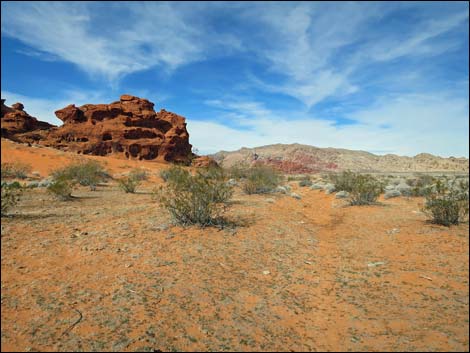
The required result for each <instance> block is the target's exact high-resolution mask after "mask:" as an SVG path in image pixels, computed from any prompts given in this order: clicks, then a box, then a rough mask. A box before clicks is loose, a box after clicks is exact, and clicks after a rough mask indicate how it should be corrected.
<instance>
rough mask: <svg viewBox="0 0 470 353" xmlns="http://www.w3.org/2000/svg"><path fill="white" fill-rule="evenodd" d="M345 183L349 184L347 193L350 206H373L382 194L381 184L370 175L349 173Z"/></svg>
mask: <svg viewBox="0 0 470 353" xmlns="http://www.w3.org/2000/svg"><path fill="white" fill-rule="evenodd" d="M347 183H351V184H350V190H351V191H349V194H350V204H351V205H370V204H373V203H375V202H376V201H377V198H378V197H379V195H380V194H381V193H382V192H383V184H382V183H381V182H380V181H378V180H377V179H376V178H374V177H373V176H372V175H362V174H356V173H350V174H349V175H348V181H347Z"/></svg>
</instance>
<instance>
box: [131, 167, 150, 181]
mask: <svg viewBox="0 0 470 353" xmlns="http://www.w3.org/2000/svg"><path fill="white" fill-rule="evenodd" d="M129 178H132V179H134V180H137V181H144V180H148V178H149V174H148V172H147V171H146V170H145V169H142V168H135V169H133V170H131V172H130V173H129Z"/></svg>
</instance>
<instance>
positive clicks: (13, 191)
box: [1, 181, 22, 216]
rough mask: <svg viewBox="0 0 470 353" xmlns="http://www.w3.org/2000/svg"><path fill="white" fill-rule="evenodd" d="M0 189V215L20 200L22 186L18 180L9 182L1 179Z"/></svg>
mask: <svg viewBox="0 0 470 353" xmlns="http://www.w3.org/2000/svg"><path fill="white" fill-rule="evenodd" d="M1 189H2V199H1V203H2V207H1V215H2V216H4V215H5V214H6V213H7V212H8V210H9V209H10V208H12V207H14V206H15V205H16V204H17V203H18V201H19V200H20V196H21V191H22V188H21V186H20V184H19V183H18V182H15V183H10V184H9V183H7V182H5V181H2V183H1Z"/></svg>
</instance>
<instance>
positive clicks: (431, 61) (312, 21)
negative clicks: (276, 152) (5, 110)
mask: <svg viewBox="0 0 470 353" xmlns="http://www.w3.org/2000/svg"><path fill="white" fill-rule="evenodd" d="M1 7H2V8H1V9H2V14H1V26H2V27H1V28H2V29H1V37H2V40H1V53H2V54H1V60H2V65H1V74H2V75H1V80H2V81H1V82H2V87H1V89H2V98H6V99H7V104H8V105H11V104H13V103H15V102H17V101H21V102H23V103H24V105H25V110H26V111H27V112H28V113H30V114H31V115H33V116H36V117H38V118H39V119H41V120H46V121H49V122H52V123H55V124H60V121H59V120H58V119H56V117H55V116H54V114H53V112H54V111H55V110H57V109H60V108H62V107H64V106H66V105H68V104H71V103H74V104H76V105H81V104H85V103H109V102H112V101H115V100H118V98H119V96H120V95H121V94H123V93H127V94H133V95H137V96H140V97H144V98H147V99H149V100H151V101H152V102H154V103H155V107H156V109H160V108H165V109H167V110H170V111H173V112H175V113H178V114H180V115H183V116H185V117H186V118H187V122H188V130H189V133H190V142H191V143H192V144H193V146H194V147H195V148H197V149H198V150H199V151H200V152H201V153H212V152H216V151H219V150H235V149H238V148H241V147H255V146H261V145H267V144H273V143H303V144H309V145H314V146H318V147H338V148H348V149H356V150H365V151H369V152H373V153H377V154H386V153H395V154H400V155H409V156H413V155H415V154H418V153H421V152H429V153H433V154H437V155H441V156H451V155H453V156H467V157H468V148H469V135H468V130H469V55H468V51H469V18H468V17H469V5H468V3H466V2H428V3H426V2H404V3H398V2H384V3H381V2H361V3H354V2H338V3H334V2H324V3H323V2H299V3H296V2H285V3H284V2H272V3H270V2H259V3H258V2H246V3H245V2H240V3H237V2H228V3H226V2H214V3H212V2H181V3H175V2H171V3H165V2H142V3H139V2H132V3H130V2H129V3H128V2H102V3H100V2H76V3H74V2H19V1H18V2H9V1H3V2H2V5H1Z"/></svg>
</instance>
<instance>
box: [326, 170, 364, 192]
mask: <svg viewBox="0 0 470 353" xmlns="http://www.w3.org/2000/svg"><path fill="white" fill-rule="evenodd" d="M357 176H358V174H356V173H353V172H351V171H349V170H347V171H344V172H341V173H331V174H329V176H328V178H329V179H330V181H331V183H332V184H334V186H335V188H336V190H338V191H347V192H352V191H353V189H354V183H355V181H356V178H357Z"/></svg>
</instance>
